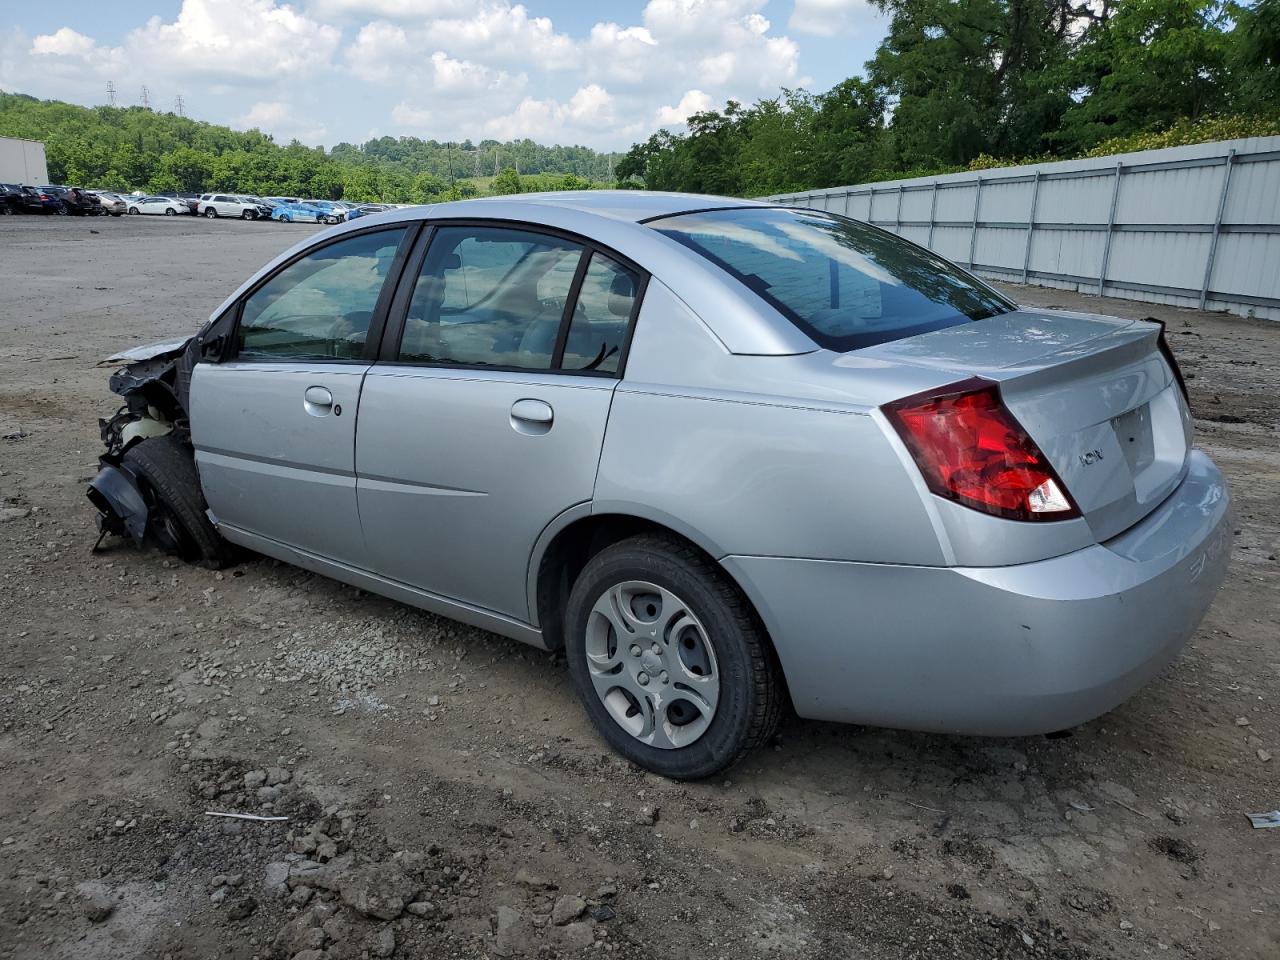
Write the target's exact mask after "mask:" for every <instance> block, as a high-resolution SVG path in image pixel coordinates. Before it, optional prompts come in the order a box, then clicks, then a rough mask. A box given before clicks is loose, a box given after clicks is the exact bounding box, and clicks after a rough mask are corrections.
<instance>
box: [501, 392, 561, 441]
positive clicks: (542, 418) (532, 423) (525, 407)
mask: <svg viewBox="0 0 1280 960" xmlns="http://www.w3.org/2000/svg"><path fill="white" fill-rule="evenodd" d="M554 420H555V411H554V410H552V409H551V404H549V403H547V402H545V401H543V400H529V399H525V400H517V401H516V402H515V403H513V404H512V405H511V427H512V429H514V430H515V431H516V432H517V433H524V434H528V435H529V436H538V435H539V434H543V433H546V432H547V431H548V430H550V429H551V424H552V422H553V421H554Z"/></svg>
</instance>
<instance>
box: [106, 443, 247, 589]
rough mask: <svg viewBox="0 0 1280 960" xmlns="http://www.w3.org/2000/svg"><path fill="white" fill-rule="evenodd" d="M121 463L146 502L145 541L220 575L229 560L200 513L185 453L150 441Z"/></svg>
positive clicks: (196, 478) (190, 459)
mask: <svg viewBox="0 0 1280 960" xmlns="http://www.w3.org/2000/svg"><path fill="white" fill-rule="evenodd" d="M123 463H124V465H125V466H126V467H128V468H129V469H130V470H131V471H132V472H133V474H134V476H136V477H137V478H138V487H139V490H140V491H141V493H142V498H143V499H144V500H145V501H146V502H147V507H148V508H149V515H148V517H147V538H148V539H149V540H152V541H153V542H155V543H156V544H157V545H158V546H159V547H160V548H161V549H163V550H164V551H165V552H167V553H172V554H176V555H177V556H179V557H181V558H182V559H183V560H186V561H188V562H191V563H199V564H201V565H202V566H205V567H208V568H209V569H210V570H220V569H222V568H223V567H225V566H228V565H229V564H231V563H232V562H234V560H235V553H234V551H233V550H232V547H231V545H230V544H229V543H227V541H225V540H223V539H222V537H220V536H219V535H218V531H217V530H215V529H214V528H213V524H212V523H210V522H209V518H208V516H207V515H206V514H205V509H206V504H205V502H204V494H203V493H201V491H200V475H199V474H198V473H197V472H196V461H195V457H194V456H193V455H192V453H191V449H190V448H189V447H187V446H185V445H183V444H181V443H179V442H178V441H177V440H175V439H174V438H173V437H152V438H150V439H148V440H143V441H141V442H139V443H137V444H134V445H133V446H132V447H130V448H129V449H128V450H126V451H125V454H124V457H123Z"/></svg>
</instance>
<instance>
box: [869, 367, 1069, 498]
mask: <svg viewBox="0 0 1280 960" xmlns="http://www.w3.org/2000/svg"><path fill="white" fill-rule="evenodd" d="M882 409H883V410H884V414H885V416H886V417H888V419H889V422H890V423H891V424H893V427H894V429H895V430H897V431H898V435H899V436H900V437H902V442H903V443H905V444H906V446H907V449H908V450H910V451H911V456H912V457H913V458H914V459H915V461H916V465H917V466H918V467H919V468H920V472H921V473H922V474H923V475H924V480H925V483H926V484H927V485H928V487H929V489H930V490H931V491H933V492H934V493H936V494H937V495H938V496H940V497H946V498H947V499H948V500H954V501H956V502H957V503H962V504H964V505H965V506H967V507H972V508H973V509H974V510H981V511H982V512H983V513H989V514H992V515H993V516H997V517H1004V518H1006V519H1009V520H1069V519H1072V518H1074V517H1078V516H1080V510H1079V508H1078V507H1077V506H1076V504H1075V501H1073V500H1072V499H1071V495H1070V494H1068V493H1067V490H1066V487H1064V486H1063V484H1062V481H1061V480H1059V479H1058V474H1057V472H1056V471H1055V470H1054V469H1053V467H1052V465H1050V463H1049V461H1048V460H1046V459H1045V456H1044V454H1043V453H1042V452H1041V451H1040V448H1039V447H1038V446H1036V443H1035V441H1034V440H1032V439H1031V437H1029V436H1028V435H1027V432H1026V431H1025V430H1023V429H1022V424H1020V423H1018V421H1017V420H1016V419H1015V418H1014V416H1013V414H1012V413H1010V412H1009V410H1008V408H1007V407H1005V405H1004V401H1003V400H1002V399H1001V398H1000V388H999V387H998V386H997V385H996V384H994V383H992V382H991V381H990V380H984V379H982V378H981V377H974V378H973V379H970V380H965V381H963V382H961V383H953V384H950V385H949V386H946V387H940V388H938V389H936V390H929V391H926V392H925V393H918V394H915V395H914V396H910V397H906V398H904V399H902V400H896V401H894V402H893V403H890V404H887V405H885V406H884V407H883V408H882Z"/></svg>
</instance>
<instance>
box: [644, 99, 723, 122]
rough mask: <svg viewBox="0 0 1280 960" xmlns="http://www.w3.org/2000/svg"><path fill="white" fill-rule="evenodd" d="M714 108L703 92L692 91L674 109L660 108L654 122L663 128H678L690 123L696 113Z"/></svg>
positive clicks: (670, 107) (669, 107)
mask: <svg viewBox="0 0 1280 960" xmlns="http://www.w3.org/2000/svg"><path fill="white" fill-rule="evenodd" d="M712 106H713V104H712V101H711V98H710V97H709V96H707V95H706V94H705V93H703V92H702V91H701V90H690V91H688V92H687V93H686V94H685V95H684V96H683V97H681V98H680V102H679V103H677V104H676V105H675V106H674V107H672V106H665V107H659V108H658V112H657V114H656V115H655V117H654V121H655V122H656V123H657V124H658V125H659V126H662V127H676V126H680V125H681V124H683V123H686V122H688V120H689V118H690V117H691V116H693V115H694V114H695V113H702V112H703V111H705V110H710V109H711V107H712Z"/></svg>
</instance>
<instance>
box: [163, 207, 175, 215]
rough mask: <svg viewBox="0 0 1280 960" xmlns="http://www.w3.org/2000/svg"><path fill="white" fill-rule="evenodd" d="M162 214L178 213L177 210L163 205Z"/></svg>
mask: <svg viewBox="0 0 1280 960" xmlns="http://www.w3.org/2000/svg"><path fill="white" fill-rule="evenodd" d="M164 215H165V216H166V217H176V216H177V215H178V211H177V210H174V209H173V208H172V207H165V209H164Z"/></svg>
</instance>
